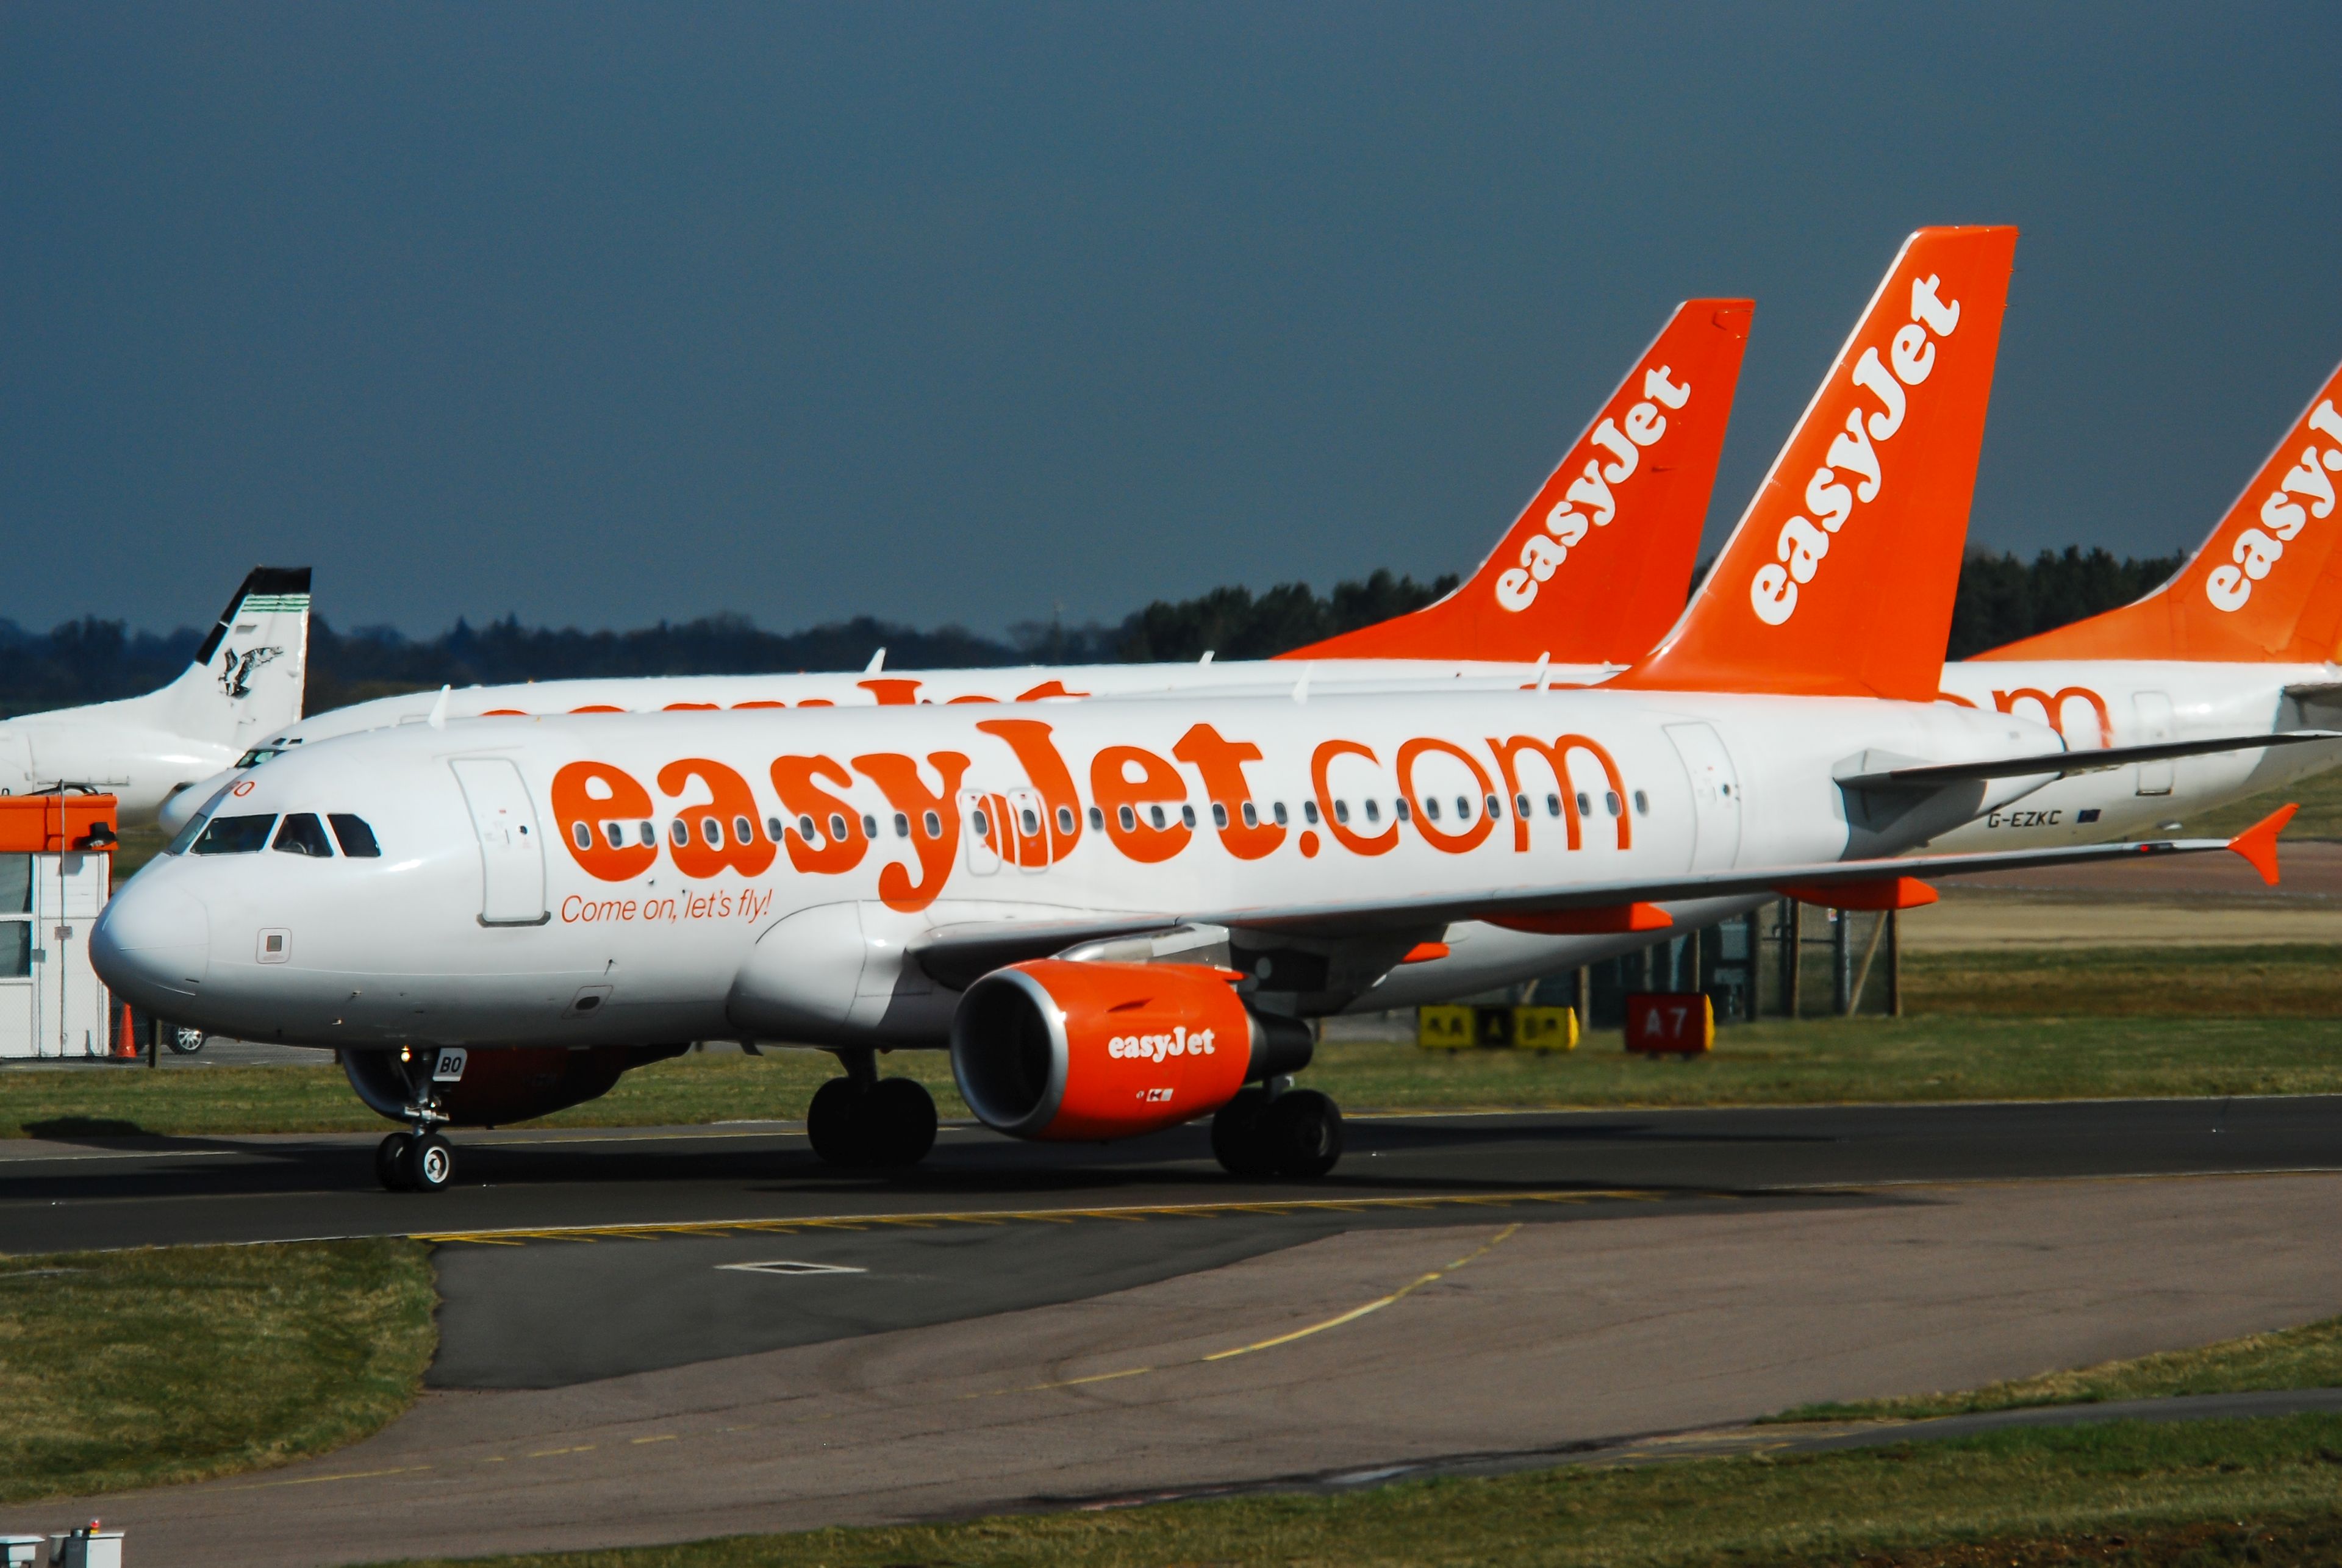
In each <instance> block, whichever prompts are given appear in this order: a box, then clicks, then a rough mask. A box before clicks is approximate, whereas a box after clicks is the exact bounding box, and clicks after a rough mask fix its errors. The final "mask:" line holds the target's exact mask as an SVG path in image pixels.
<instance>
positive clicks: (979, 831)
mask: <svg viewBox="0 0 2342 1568" xmlns="http://www.w3.org/2000/svg"><path fill="white" fill-rule="evenodd" d="M967 820H968V824H969V825H970V826H972V827H974V828H975V829H976V837H978V838H990V837H991V836H992V819H991V818H990V817H987V816H986V815H985V814H984V813H982V812H980V811H978V812H972V813H970V814H969V815H968V819H967ZM805 824H806V826H807V827H811V826H812V825H813V818H811V817H807V818H806V819H805Z"/></svg>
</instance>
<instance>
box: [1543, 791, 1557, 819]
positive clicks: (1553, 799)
mask: <svg viewBox="0 0 2342 1568" xmlns="http://www.w3.org/2000/svg"><path fill="white" fill-rule="evenodd" d="M1545 814H1546V815H1547V816H1559V815H1560V814H1561V797H1560V796H1559V795H1557V794H1549V795H1547V796H1546V797H1545Z"/></svg>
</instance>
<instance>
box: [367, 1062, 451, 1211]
mask: <svg viewBox="0 0 2342 1568" xmlns="http://www.w3.org/2000/svg"><path fill="white" fill-rule="evenodd" d="M400 1054H401V1055H402V1056H405V1055H406V1053H405V1051H403V1050H402V1052H401V1053H400ZM437 1060H438V1053H437V1052H435V1051H426V1052H424V1053H422V1054H420V1055H419V1056H415V1057H413V1058H410V1059H408V1060H405V1061H402V1062H400V1063H399V1074H400V1076H402V1077H403V1078H404V1079H405V1081H406V1096H407V1097H406V1104H405V1106H404V1107H403V1108H402V1109H401V1111H400V1114H401V1115H403V1116H404V1117H405V1119H406V1120H407V1121H408V1122H409V1123H411V1124H413V1125H412V1126H410V1127H409V1128H408V1130H407V1131H405V1132H404V1133H393V1134H390V1135H389V1136H388V1137H386V1138H385V1139H384V1140H383V1141H382V1142H381V1143H379V1144H375V1151H374V1174H375V1180H376V1181H378V1182H380V1183H382V1184H383V1187H384V1189H385V1191H388V1192H393V1193H435V1192H438V1191H440V1190H441V1189H443V1188H444V1187H445V1186H446V1185H447V1183H450V1182H452V1181H454V1180H455V1145H454V1144H450V1143H448V1142H447V1140H446V1138H445V1135H444V1134H441V1133H440V1132H439V1130H438V1125H437V1124H440V1123H443V1122H445V1121H446V1120H447V1114H446V1112H445V1111H444V1110H442V1109H441V1108H440V1105H439V1094H438V1091H437V1090H436V1089H435V1088H434V1087H433V1078H432V1073H433V1070H434V1068H435V1065H436V1063H437Z"/></svg>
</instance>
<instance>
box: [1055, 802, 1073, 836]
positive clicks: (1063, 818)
mask: <svg viewBox="0 0 2342 1568" xmlns="http://www.w3.org/2000/svg"><path fill="white" fill-rule="evenodd" d="M1057 831H1058V832H1059V833H1061V834H1066V836H1068V837H1070V836H1072V834H1073V831H1074V808H1073V807H1072V806H1069V805H1061V806H1059V807H1058V808H1057Z"/></svg>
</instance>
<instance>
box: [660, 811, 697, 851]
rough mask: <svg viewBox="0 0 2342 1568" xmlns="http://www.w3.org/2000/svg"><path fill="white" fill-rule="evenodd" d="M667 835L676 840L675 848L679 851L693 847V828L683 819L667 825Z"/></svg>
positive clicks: (678, 818)
mask: <svg viewBox="0 0 2342 1568" xmlns="http://www.w3.org/2000/svg"><path fill="white" fill-rule="evenodd" d="M666 835H667V837H669V838H671V839H673V840H675V847H676V848H677V849H688V848H690V847H691V826H690V824H687V823H686V822H685V821H684V820H683V818H681V817H677V818H676V819H675V820H674V821H673V822H671V823H669V824H666Z"/></svg>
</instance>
